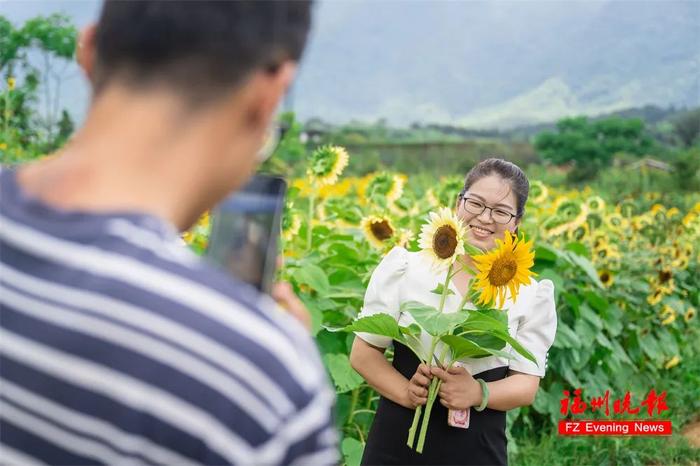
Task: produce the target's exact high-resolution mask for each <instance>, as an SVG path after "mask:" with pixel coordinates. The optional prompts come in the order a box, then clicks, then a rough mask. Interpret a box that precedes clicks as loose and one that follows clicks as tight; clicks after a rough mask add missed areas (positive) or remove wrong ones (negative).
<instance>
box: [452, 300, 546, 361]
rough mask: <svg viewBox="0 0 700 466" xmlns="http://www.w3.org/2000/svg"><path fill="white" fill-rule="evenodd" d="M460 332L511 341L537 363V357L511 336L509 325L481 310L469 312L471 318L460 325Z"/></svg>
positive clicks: (522, 353) (512, 344)
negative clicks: (487, 335)
mask: <svg viewBox="0 0 700 466" xmlns="http://www.w3.org/2000/svg"><path fill="white" fill-rule="evenodd" d="M458 332H459V333H460V334H461V333H465V334H467V335H471V334H483V333H487V334H489V335H492V336H494V337H496V338H499V339H501V340H503V341H505V342H506V343H509V344H510V346H512V347H513V349H514V350H516V351H517V352H518V353H520V354H521V355H522V356H523V357H525V358H526V359H528V360H530V361H532V362H534V363H535V364H537V360H536V359H535V357H534V356H533V355H532V353H530V351H528V350H527V349H525V347H524V346H523V345H521V344H520V343H519V342H518V341H517V340H516V339H515V338H513V337H512V336H510V333H508V327H507V326H505V325H504V324H503V322H501V321H498V320H496V319H494V318H493V317H489V316H488V315H485V314H484V313H481V312H472V313H470V314H469V319H468V320H467V321H466V322H465V323H464V324H462V325H460V327H459V329H458Z"/></svg>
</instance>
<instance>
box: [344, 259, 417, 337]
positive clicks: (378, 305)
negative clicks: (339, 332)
mask: <svg viewBox="0 0 700 466" xmlns="http://www.w3.org/2000/svg"><path fill="white" fill-rule="evenodd" d="M407 268H408V251H406V249H404V248H402V247H398V246H397V247H395V248H393V249H392V250H391V251H389V253H388V254H387V255H386V256H384V258H383V259H382V260H381V262H380V263H379V265H377V267H376V268H375V269H374V272H372V277H371V278H370V279H369V284H368V285H367V291H366V292H365V301H364V304H363V306H362V310H361V311H360V313H359V314H358V316H357V317H358V318H361V317H367V316H371V315H374V314H379V313H384V314H388V315H390V316H391V317H393V318H394V319H396V321H397V322H398V320H399V314H400V303H399V287H400V284H401V280H402V279H403V276H404V274H405V272H406V269H407ZM355 334H356V335H357V336H359V337H360V338H362V339H363V340H365V341H366V342H367V343H369V344H371V345H374V346H378V347H380V348H386V347H387V346H389V344H391V338H389V337H384V336H381V335H374V334H371V333H365V332H355Z"/></svg>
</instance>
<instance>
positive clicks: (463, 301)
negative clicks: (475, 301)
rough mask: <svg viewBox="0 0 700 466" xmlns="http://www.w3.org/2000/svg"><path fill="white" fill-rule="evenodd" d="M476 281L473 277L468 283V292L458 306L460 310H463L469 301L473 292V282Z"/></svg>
mask: <svg viewBox="0 0 700 466" xmlns="http://www.w3.org/2000/svg"><path fill="white" fill-rule="evenodd" d="M473 281H474V279H473V278H470V279H469V284H468V285H467V292H466V293H464V296H462V301H461V302H460V303H459V307H458V308H457V310H458V311H461V310H462V309H464V305H465V304H467V301H469V295H470V294H471V292H472V282H473Z"/></svg>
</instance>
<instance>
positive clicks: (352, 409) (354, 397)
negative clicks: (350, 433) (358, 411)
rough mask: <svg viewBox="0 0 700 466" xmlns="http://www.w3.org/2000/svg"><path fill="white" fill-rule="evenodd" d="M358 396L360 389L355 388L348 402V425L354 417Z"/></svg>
mask: <svg viewBox="0 0 700 466" xmlns="http://www.w3.org/2000/svg"><path fill="white" fill-rule="evenodd" d="M359 396H360V389H359V388H356V389H354V390H353V391H352V398H351V401H350V415H349V416H348V423H351V422H352V420H353V418H354V417H355V407H356V406H357V399H358V398H359Z"/></svg>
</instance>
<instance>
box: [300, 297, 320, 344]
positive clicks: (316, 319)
mask: <svg viewBox="0 0 700 466" xmlns="http://www.w3.org/2000/svg"><path fill="white" fill-rule="evenodd" d="M299 299H300V300H301V302H302V303H304V306H306V309H308V310H309V314H310V315H311V335H312V336H316V334H317V333H318V332H319V331H320V330H321V328H322V324H323V312H322V311H321V309H319V307H318V304H319V303H318V301H317V300H313V299H311V298H310V297H309V296H305V295H303V294H300V295H299Z"/></svg>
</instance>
